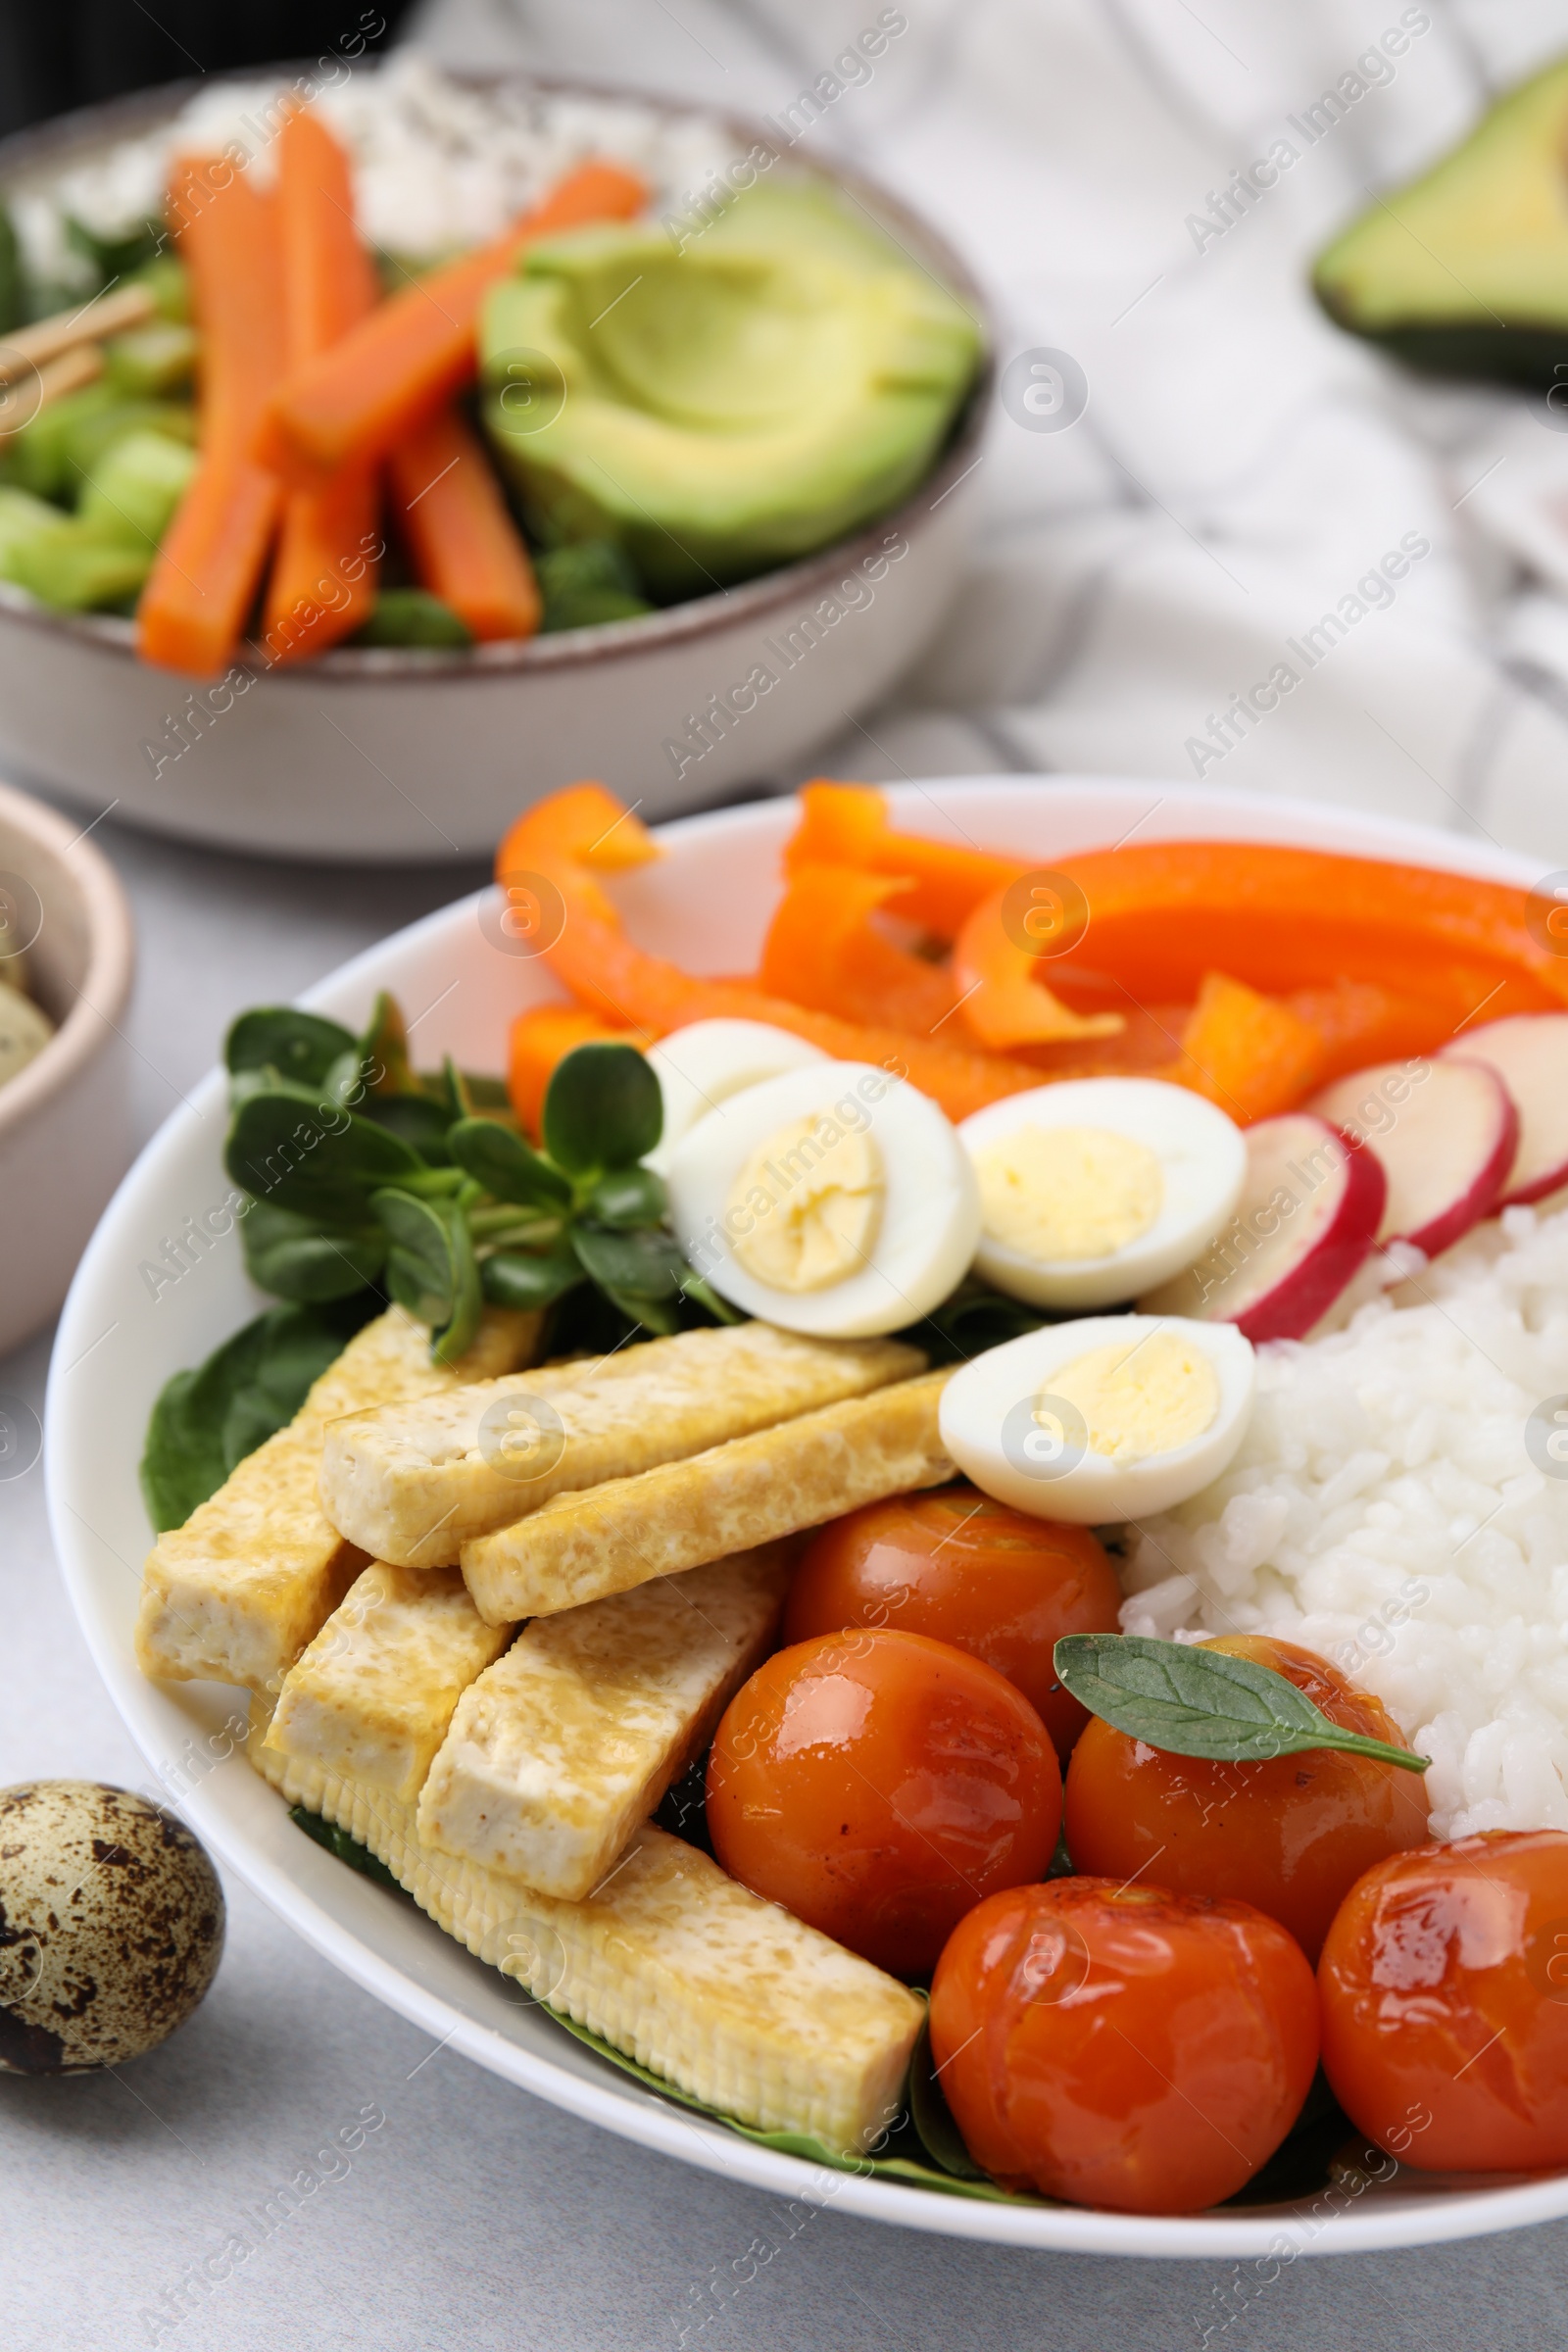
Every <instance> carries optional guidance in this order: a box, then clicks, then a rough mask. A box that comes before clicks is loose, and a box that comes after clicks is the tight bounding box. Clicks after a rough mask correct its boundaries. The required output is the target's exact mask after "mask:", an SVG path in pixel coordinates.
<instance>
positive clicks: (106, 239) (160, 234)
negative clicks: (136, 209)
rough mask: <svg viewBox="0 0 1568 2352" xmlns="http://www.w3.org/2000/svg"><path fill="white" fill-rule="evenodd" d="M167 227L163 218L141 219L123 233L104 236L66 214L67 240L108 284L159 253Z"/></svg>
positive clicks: (137, 268)
mask: <svg viewBox="0 0 1568 2352" xmlns="http://www.w3.org/2000/svg"><path fill="white" fill-rule="evenodd" d="M165 235H166V231H165V229H164V224H163V222H162V221H153V220H147V221H137V222H136V224H135V226H134V227H133V228H130V229H128V230H127V231H126V232H125V234H124V235H123V236H120V237H115V236H102V235H100V234H99V232H98V230H97V229H94V228H89V227H88V226H87V223H86V222H85V221H78V220H77V219H76V217H75V215H74V214H73V213H68V214H67V215H66V243H67V244H68V245H69V246H70V247H71V248H72V250H73V252H75V253H79V254H80V255H81V258H82V260H83V261H85V262H90V263H91V264H92V267H93V269H94V270H96V271H97V273H98V277H99V280H100V283H101V284H102V285H103V286H104V287H105V288H107V287H108V286H109V285H111V284H113V283H114V282H115V281H116V280H117V279H120V278H123V277H125V276H127V275H128V274H129V272H130V271H131V270H140V269H143V268H144V267H145V266H146V264H147V263H148V262H150V261H151V260H152V259H153V258H154V256H155V255H156V254H157V253H158V251H159V249H160V248H161V246H162V245H163V243H164V240H165Z"/></svg>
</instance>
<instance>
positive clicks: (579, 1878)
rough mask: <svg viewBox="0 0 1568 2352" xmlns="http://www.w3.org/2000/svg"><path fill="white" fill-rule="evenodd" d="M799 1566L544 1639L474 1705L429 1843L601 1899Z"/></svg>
mask: <svg viewBox="0 0 1568 2352" xmlns="http://www.w3.org/2000/svg"><path fill="white" fill-rule="evenodd" d="M790 1567H791V1553H790V1547H789V1546H788V1545H786V1544H764V1545H763V1547H762V1549H761V1550H760V1551H751V1552H746V1553H743V1555H742V1556H741V1557H740V1558H739V1559H733V1560H715V1561H714V1562H713V1563H712V1564H711V1566H710V1567H707V1568H694V1569H693V1570H692V1572H691V1574H690V1575H689V1576H672V1577H659V1578H656V1579H655V1580H654V1582H653V1583H652V1584H649V1585H644V1586H642V1587H641V1588H640V1589H639V1590H638V1591H637V1592H634V1593H615V1594H614V1595H613V1597H612V1598H611V1599H609V1600H595V1601H590V1602H589V1604H588V1606H587V1607H586V1608H582V1609H564V1610H563V1611H562V1612H561V1613H560V1615H559V1616H555V1617H543V1618H540V1619H539V1620H538V1622H537V1623H536V1624H533V1625H530V1626H529V1627H528V1628H527V1630H526V1631H525V1632H524V1633H522V1634H520V1635H519V1636H518V1638H517V1640H516V1641H515V1642H514V1643H513V1645H512V1647H511V1648H510V1649H509V1650H508V1651H507V1653H506V1655H505V1656H504V1657H500V1658H498V1659H497V1660H496V1663H495V1664H494V1665H493V1666H491V1667H489V1668H487V1670H486V1671H485V1672H484V1673H483V1674H481V1675H480V1676H479V1678H478V1680H477V1682H475V1683H473V1684H471V1685H470V1686H469V1688H468V1689H467V1690H466V1691H465V1692H464V1694H463V1696H462V1698H461V1699H459V1701H458V1704H457V1712H456V1713H455V1715H454V1716H453V1718H452V1729H451V1730H450V1732H449V1733H448V1734H447V1737H446V1740H445V1743H444V1744H443V1746H442V1748H441V1751H440V1753H439V1754H438V1755H437V1757H436V1759H435V1762H434V1764H433V1765H432V1767H431V1770H430V1777H429V1779H428V1780H427V1781H426V1782H425V1784H424V1789H423V1793H422V1794H421V1796H420V1798H419V1808H418V1824H419V1836H420V1838H422V1839H423V1840H424V1842H425V1844H426V1845H436V1846H440V1847H441V1848H442V1849H443V1850H444V1851H445V1852H447V1853H450V1854H460V1855H463V1856H465V1857H466V1859H467V1860H469V1861H471V1862H482V1863H483V1864H484V1865H485V1866H486V1868H487V1869H490V1870H498V1871H501V1872H503V1873H504V1874H505V1875H506V1876H507V1877H509V1878H515V1879H520V1880H522V1882H523V1884H524V1885H525V1886H528V1887H537V1888H538V1889H539V1891H540V1892H541V1893H543V1894H559V1895H564V1896H566V1897H568V1898H570V1899H572V1900H577V1899H580V1898H581V1897H582V1896H584V1895H586V1894H590V1893H591V1892H592V1891H593V1889H594V1887H596V1886H597V1885H598V1884H599V1882H600V1880H601V1879H602V1878H603V1877H604V1876H605V1874H606V1873H607V1871H609V1870H610V1869H611V1868H612V1867H613V1863H614V1861H615V1857H616V1856H617V1854H619V1853H620V1852H621V1850H622V1849H623V1847H624V1846H625V1844H626V1841H627V1839H628V1838H630V1837H631V1835H632V1833H633V1831H634V1830H635V1829H636V1827H637V1825H638V1823H639V1822H642V1821H646V1820H647V1818H648V1816H649V1814H650V1813H652V1811H653V1810H654V1807H655V1806H656V1805H657V1804H658V1802H659V1800H660V1798H661V1797H662V1795H663V1793H664V1790H665V1789H667V1788H668V1787H669V1785H670V1783H671V1781H673V1780H675V1779H677V1778H678V1777H679V1775H680V1774H681V1773H682V1772H683V1771H684V1770H685V1767H686V1765H687V1763H688V1762H689V1761H690V1759H691V1758H692V1757H693V1756H694V1755H698V1754H700V1753H701V1751H702V1750H703V1748H705V1747H706V1746H707V1744H708V1741H709V1740H710V1739H711V1735H712V1732H713V1727H714V1726H715V1724H716V1723H717V1722H718V1719H719V1717H720V1715H721V1714H722V1713H723V1711H724V1709H725V1707H726V1706H727V1705H728V1704H729V1701H730V1699H731V1698H732V1697H733V1696H734V1694H735V1692H736V1691H738V1690H739V1689H740V1687H741V1685H742V1683H743V1682H744V1681H745V1680H746V1677H747V1676H748V1675H749V1674H750V1673H751V1671H752V1668H753V1667H754V1666H755V1665H756V1664H757V1663H758V1661H759V1659H760V1658H761V1657H762V1655H763V1654H764V1652H765V1651H766V1649H767V1647H768V1644H769V1642H770V1641H771V1639H772V1635H773V1631H774V1628H775V1626H776V1625H777V1623H778V1618H779V1612H780V1610H781V1609H782V1607H783V1604H784V1593H785V1588H786V1586H787V1585H788V1583H789V1572H790ZM469 1605H470V1607H471V1605H472V1604H471V1603H470V1604H469ZM285 1697H286V1691H285ZM273 1738H274V1740H275V1739H276V1731H275V1727H274V1732H273Z"/></svg>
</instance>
